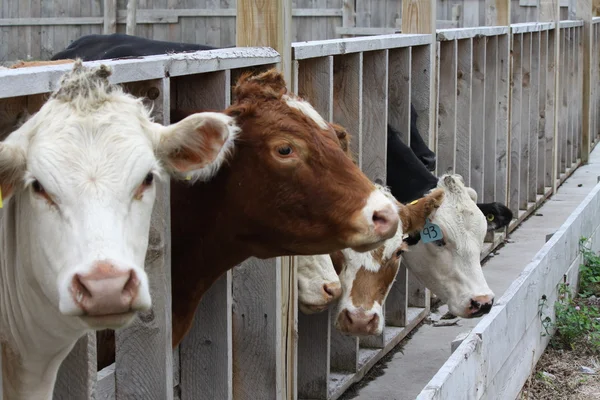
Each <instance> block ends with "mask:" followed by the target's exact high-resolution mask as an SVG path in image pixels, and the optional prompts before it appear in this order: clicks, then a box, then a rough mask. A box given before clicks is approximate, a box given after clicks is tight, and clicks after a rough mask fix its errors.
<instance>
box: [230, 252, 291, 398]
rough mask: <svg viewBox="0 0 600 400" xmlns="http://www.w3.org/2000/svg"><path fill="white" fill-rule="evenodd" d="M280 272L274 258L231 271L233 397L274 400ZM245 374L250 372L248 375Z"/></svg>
mask: <svg viewBox="0 0 600 400" xmlns="http://www.w3.org/2000/svg"><path fill="white" fill-rule="evenodd" d="M280 285H281V271H280V269H279V268H277V260H276V259H268V260H259V259H256V258H251V259H249V260H247V261H245V262H244V263H243V264H241V265H239V266H237V267H235V268H234V269H233V309H232V322H233V398H235V399H277V398H279V396H280V394H279V391H280V390H281V386H280V384H281V381H280V379H279V376H278V373H277V372H278V370H279V369H280V368H281V366H280V363H281V361H280V357H279V351H280V348H279V346H278V342H279V336H278V330H279V329H280V327H279V324H280V321H279V316H280V314H281V310H280V303H281V299H280V297H281V293H280ZM248 371H252V373H251V374H249V373H248Z"/></svg>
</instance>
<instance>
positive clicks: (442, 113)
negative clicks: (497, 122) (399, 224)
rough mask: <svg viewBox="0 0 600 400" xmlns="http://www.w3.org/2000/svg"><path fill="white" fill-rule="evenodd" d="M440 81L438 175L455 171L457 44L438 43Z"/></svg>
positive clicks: (454, 42)
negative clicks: (441, 66) (440, 66)
mask: <svg viewBox="0 0 600 400" xmlns="http://www.w3.org/2000/svg"><path fill="white" fill-rule="evenodd" d="M439 46H440V65H444V68H440V78H439V79H440V80H439V101H438V108H439V111H438V123H437V126H438V131H437V151H436V153H437V165H438V167H437V170H438V174H439V175H441V174H445V173H450V172H453V171H454V170H455V153H456V108H457V106H456V91H457V43H456V41H452V42H440V43H439Z"/></svg>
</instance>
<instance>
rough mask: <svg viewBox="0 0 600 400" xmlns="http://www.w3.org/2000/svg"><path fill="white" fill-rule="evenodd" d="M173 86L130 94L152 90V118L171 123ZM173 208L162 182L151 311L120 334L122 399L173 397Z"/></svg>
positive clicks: (152, 246) (135, 88) (150, 265)
mask: <svg viewBox="0 0 600 400" xmlns="http://www.w3.org/2000/svg"><path fill="white" fill-rule="evenodd" d="M169 89H170V82H169V78H163V79H160V80H158V79H157V80H152V81H147V82H140V83H136V84H135V85H131V86H129V90H130V91H131V93H132V94H134V95H136V96H140V97H145V96H146V95H147V94H148V93H149V92H152V95H151V96H148V97H149V98H150V100H151V101H152V104H153V116H154V118H155V120H156V121H158V122H162V123H163V124H168V123H169V113H168V110H169V109H170V104H169V100H170V93H169V92H170V90H169ZM169 209H170V208H169V183H168V182H161V183H159V184H158V186H157V199H156V203H155V205H154V209H153V212H152V229H151V236H150V241H149V245H148V253H147V255H146V271H147V272H148V278H149V282H150V293H151V296H152V309H151V310H150V311H148V312H144V313H140V314H139V318H138V319H136V320H135V321H134V323H133V324H131V325H130V326H129V327H127V328H124V329H120V330H118V331H116V332H115V339H116V368H115V382H116V394H117V398H123V399H125V398H144V399H149V400H150V399H157V400H159V399H160V400H165V399H166V400H169V399H172V398H173V364H172V358H173V349H172V336H171V255H170V249H171V246H170V243H169V241H170V240H171V227H170V225H171V223H170V212H169ZM152 232H154V233H155V236H153V235H152ZM148 349H153V351H148Z"/></svg>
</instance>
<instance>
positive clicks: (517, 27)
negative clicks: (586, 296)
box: [510, 22, 555, 34]
mask: <svg viewBox="0 0 600 400" xmlns="http://www.w3.org/2000/svg"><path fill="white" fill-rule="evenodd" d="M554 26H555V23H554V22H525V23H518V24H510V29H511V31H512V33H513V34H515V33H533V32H542V31H547V30H550V29H553V28H554Z"/></svg>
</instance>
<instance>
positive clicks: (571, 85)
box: [566, 28, 579, 169]
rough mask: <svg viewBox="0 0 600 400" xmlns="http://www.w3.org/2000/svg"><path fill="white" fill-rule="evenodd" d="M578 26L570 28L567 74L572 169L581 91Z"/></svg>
mask: <svg viewBox="0 0 600 400" xmlns="http://www.w3.org/2000/svg"><path fill="white" fill-rule="evenodd" d="M576 29H577V28H568V34H567V49H566V50H567V63H568V69H569V73H568V75H567V115H568V122H567V124H568V127H567V138H566V151H567V154H566V164H567V169H570V168H571V166H572V165H573V162H574V160H573V152H574V148H575V139H576V133H575V125H576V118H577V116H576V115H575V113H576V110H575V105H576V104H577V97H576V96H578V95H579V93H576V92H575V91H576V90H577V84H576V68H577V64H576V61H577V60H576V53H575V48H576V47H577V46H576V44H575V41H576V39H575V34H576V33H575V32H576Z"/></svg>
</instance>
